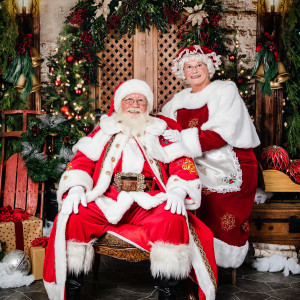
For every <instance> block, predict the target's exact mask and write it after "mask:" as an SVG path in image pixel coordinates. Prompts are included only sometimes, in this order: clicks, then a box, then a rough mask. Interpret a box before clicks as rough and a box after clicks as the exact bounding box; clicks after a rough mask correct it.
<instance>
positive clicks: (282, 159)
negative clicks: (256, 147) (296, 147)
mask: <svg viewBox="0 0 300 300" xmlns="http://www.w3.org/2000/svg"><path fill="white" fill-rule="evenodd" d="M261 164H262V166H263V168H264V169H273V170H279V171H283V172H285V171H286V169H287V167H288V165H289V155H288V153H287V152H286V151H285V150H284V149H283V148H282V147H280V146H276V145H273V146H268V147H265V148H264V149H263V150H262V153H261Z"/></svg>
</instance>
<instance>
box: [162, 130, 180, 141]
mask: <svg viewBox="0 0 300 300" xmlns="http://www.w3.org/2000/svg"><path fill="white" fill-rule="evenodd" d="M163 137H164V138H165V139H166V140H169V141H170V142H173V143H175V142H180V141H181V135H180V132H179V131H178V130H172V129H168V130H165V132H164V133H163Z"/></svg>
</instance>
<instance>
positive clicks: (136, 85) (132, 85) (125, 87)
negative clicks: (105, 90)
mask: <svg viewBox="0 0 300 300" xmlns="http://www.w3.org/2000/svg"><path fill="white" fill-rule="evenodd" d="M134 93H137V94H142V95H144V96H145V97H146V99H147V101H148V112H150V111H151V110H152V108H153V93H152V90H151V88H150V86H149V85H148V84H147V83H146V82H145V81H143V80H140V79H130V80H127V81H126V82H124V83H123V84H122V85H120V86H119V88H118V89H117V90H116V91H115V94H114V106H115V111H116V112H118V111H119V108H120V105H121V101H122V99H124V98H125V97H126V96H127V95H129V94H134Z"/></svg>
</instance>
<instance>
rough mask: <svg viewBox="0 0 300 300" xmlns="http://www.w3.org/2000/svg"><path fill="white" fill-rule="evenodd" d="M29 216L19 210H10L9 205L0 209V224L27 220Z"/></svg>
mask: <svg viewBox="0 0 300 300" xmlns="http://www.w3.org/2000/svg"><path fill="white" fill-rule="evenodd" d="M30 216H31V215H30V214H28V213H27V212H26V211H24V210H22V209H21V208H16V209H14V210H13V209H12V208H11V206H10V205H8V206H5V207H0V222H10V221H17V220H19V221H22V220H27V219H28V218H29V217H30Z"/></svg>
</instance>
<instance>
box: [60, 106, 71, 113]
mask: <svg viewBox="0 0 300 300" xmlns="http://www.w3.org/2000/svg"><path fill="white" fill-rule="evenodd" d="M60 110H61V112H62V113H63V114H67V113H68V112H69V111H70V108H69V107H68V106H67V105H63V106H62V107H61V108H60Z"/></svg>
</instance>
